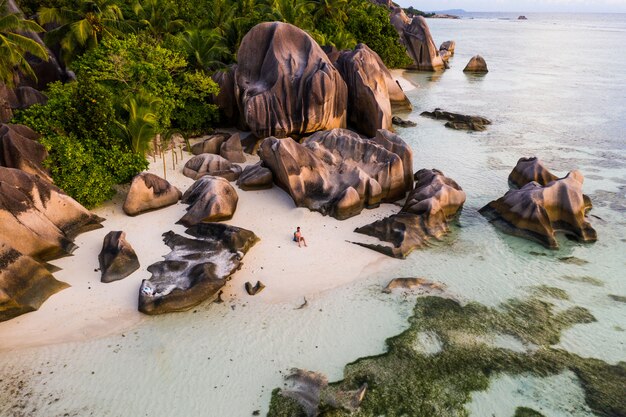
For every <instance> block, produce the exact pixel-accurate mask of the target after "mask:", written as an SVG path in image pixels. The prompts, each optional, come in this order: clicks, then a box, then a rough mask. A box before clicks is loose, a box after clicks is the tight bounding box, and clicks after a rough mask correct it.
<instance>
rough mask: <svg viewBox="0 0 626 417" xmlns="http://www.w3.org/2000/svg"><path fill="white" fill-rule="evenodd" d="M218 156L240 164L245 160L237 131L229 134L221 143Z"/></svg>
mask: <svg viewBox="0 0 626 417" xmlns="http://www.w3.org/2000/svg"><path fill="white" fill-rule="evenodd" d="M220 156H221V157H222V158H224V159H228V160H229V161H230V162H236V163H240V164H241V163H244V162H246V156H245V155H244V154H243V148H242V147H241V137H240V136H239V133H235V134H233V135H231V137H230V138H228V139H227V140H226V141H224V142H223V143H222V144H221V146H220Z"/></svg>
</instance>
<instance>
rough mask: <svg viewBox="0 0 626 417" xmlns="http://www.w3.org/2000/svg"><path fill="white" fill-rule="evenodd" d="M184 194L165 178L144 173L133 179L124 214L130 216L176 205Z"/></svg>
mask: <svg viewBox="0 0 626 417" xmlns="http://www.w3.org/2000/svg"><path fill="white" fill-rule="evenodd" d="M181 196H182V193H181V192H180V190H179V189H178V188H176V187H174V186H173V185H172V184H170V183H169V182H167V180H164V179H163V178H161V177H159V176H157V175H154V174H150V173H148V172H142V173H141V174H139V175H137V176H135V178H133V181H132V183H131V184H130V189H129V190H128V194H127V195H126V201H124V207H123V208H124V213H126V214H128V215H129V216H135V215H137V214H141V213H145V212H146V211H150V210H156V209H160V208H163V207H167V206H171V205H172V204H176V203H177V202H178V200H180V197H181Z"/></svg>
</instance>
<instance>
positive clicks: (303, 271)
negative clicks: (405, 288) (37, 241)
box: [0, 152, 398, 350]
mask: <svg viewBox="0 0 626 417" xmlns="http://www.w3.org/2000/svg"><path fill="white" fill-rule="evenodd" d="M178 156H180V153H179V154H178ZM191 156H192V155H191V154H187V153H186V152H184V161H183V162H182V163H180V161H179V163H178V164H177V166H176V169H175V170H174V169H172V158H171V153H168V154H167V155H166V157H165V160H166V162H167V180H168V181H170V182H171V183H172V184H173V185H175V186H176V187H178V188H179V189H180V190H181V191H183V192H184V191H185V190H186V189H187V188H188V187H189V186H191V184H193V180H191V179H189V178H187V177H185V176H183V175H182V167H183V164H184V162H185V161H187V160H188V159H189V158H190V157H191ZM247 159H248V161H247V162H246V164H243V165H247V164H250V163H255V162H257V161H258V157H256V156H250V155H247ZM149 171H150V172H152V173H154V174H157V175H159V176H163V161H162V160H161V159H157V161H156V162H153V161H152V160H151V165H150V168H149ZM235 188H236V190H237V193H238V195H239V203H238V207H237V210H236V212H235V215H234V216H233V218H232V219H231V220H230V221H227V222H225V223H227V224H231V225H235V226H239V227H244V228H246V229H250V230H252V231H254V232H255V233H256V234H257V236H259V237H260V239H261V241H260V242H259V243H257V245H256V246H255V247H253V248H252V249H251V250H250V252H249V253H248V254H247V255H246V257H245V258H244V260H243V263H244V265H243V267H242V268H241V270H239V271H238V272H236V273H235V275H234V276H233V279H232V280H231V281H230V282H229V283H228V284H227V285H226V287H225V288H224V297H223V298H224V300H225V301H227V302H229V301H235V300H239V301H240V300H243V299H245V301H246V302H249V303H293V304H294V306H295V305H299V304H301V303H302V301H303V299H304V297H307V298H308V299H311V298H312V297H314V296H315V294H318V293H320V292H324V291H328V290H330V289H333V288H336V287H339V286H341V285H344V284H347V283H349V282H351V281H353V280H357V279H359V278H362V277H363V276H365V275H370V274H372V273H375V272H376V271H377V270H379V268H384V267H388V265H389V264H391V263H393V262H398V261H397V260H394V259H391V258H388V257H386V256H384V255H381V254H379V253H377V252H374V251H372V250H369V249H366V248H363V247H360V246H357V245H354V244H352V243H350V242H349V241H354V240H359V241H361V242H376V241H377V240H376V239H375V238H371V237H368V236H364V235H359V234H356V233H354V232H353V230H354V229H355V228H356V227H358V226H362V225H365V224H367V223H370V222H372V221H374V220H377V219H380V218H382V217H386V216H388V215H389V214H392V213H395V212H397V210H398V207H397V206H396V205H392V204H384V205H382V206H381V207H379V208H377V209H374V210H364V211H363V213H361V215H359V216H355V217H352V218H350V219H347V220H344V221H338V220H336V219H334V218H332V217H327V216H326V217H325V216H322V215H321V214H319V213H315V212H311V211H309V210H308V209H306V208H296V207H295V206H294V203H293V201H292V200H291V198H290V197H289V195H288V194H287V193H285V192H284V191H283V190H282V189H280V188H278V187H276V186H274V187H273V188H272V189H270V190H263V191H242V190H240V189H239V188H238V187H236V186H235ZM126 191H127V188H124V189H122V190H120V191H119V192H118V193H117V195H116V197H115V198H114V199H113V200H111V201H109V202H107V203H106V204H105V205H103V206H102V207H99V208H97V209H96V210H93V211H94V213H96V214H97V215H99V216H101V217H103V218H105V219H106V221H105V222H104V223H103V226H104V227H103V228H102V229H99V230H95V231H91V232H88V233H84V234H82V235H80V236H78V238H77V239H76V242H75V243H76V244H77V245H78V247H79V248H78V249H77V250H76V251H75V252H74V254H73V256H70V257H66V258H62V259H58V260H55V261H53V262H51V263H52V264H53V265H55V266H58V267H60V268H61V270H60V271H58V272H56V273H55V274H54V275H55V277H56V278H57V279H59V280H61V281H64V282H67V283H68V284H70V285H71V287H69V288H67V289H65V290H63V291H61V292H60V293H58V294H55V295H53V296H52V297H50V298H49V299H48V301H46V302H45V303H44V304H43V305H42V307H41V308H40V309H39V310H38V311H35V312H32V313H28V314H25V315H22V316H19V317H17V318H15V319H12V320H9V321H6V322H2V323H0V350H10V349H18V348H25V347H33V346H41V345H47V344H54V343H65V342H76V341H83V340H88V339H93V338H98V337H103V336H107V335H111V334H115V333H120V332H124V331H126V330H128V329H130V328H132V327H134V326H136V325H137V324H139V323H140V322H142V321H143V320H149V319H152V318H151V317H148V316H145V315H143V314H142V313H139V312H138V311H137V298H138V290H139V286H140V284H141V281H142V280H143V279H147V278H149V277H150V273H149V272H147V271H146V268H147V267H148V266H149V265H150V264H152V263H154V262H157V261H159V260H161V259H162V256H164V255H165V254H166V253H168V252H169V248H168V247H167V246H165V244H164V243H163V241H162V237H161V235H162V234H163V233H165V232H167V231H169V230H173V231H174V232H176V233H180V234H183V233H184V230H185V228H184V227H183V226H181V225H177V224H175V223H176V221H178V220H179V219H180V218H181V217H182V216H183V214H184V213H185V209H186V207H187V206H186V205H184V204H181V203H178V204H176V205H173V206H170V207H167V208H164V209H161V210H157V211H153V212H150V213H145V214H142V215H139V216H136V217H129V216H127V215H126V214H124V212H123V211H122V205H123V202H124V198H125V195H126ZM296 226H300V227H301V228H302V231H303V235H304V236H305V238H306V240H307V243H308V247H306V248H305V247H303V248H298V246H297V245H296V244H295V243H294V242H293V241H292V233H293V231H294V230H295V228H296ZM111 230H123V231H125V232H126V234H127V240H128V241H129V242H130V244H131V245H132V246H133V247H134V249H135V251H136V252H137V255H138V257H139V261H140V263H141V267H140V269H139V270H138V271H136V272H134V273H133V274H132V275H130V276H129V277H127V278H125V279H123V280H121V281H117V282H112V283H108V284H105V283H101V282H100V272H99V271H97V268H98V253H100V250H101V248H102V241H103V239H104V236H105V235H106V234H107V233H108V232H109V231H111ZM347 260H349V262H348V261H347ZM257 280H261V281H262V282H263V283H264V284H265V285H266V288H265V290H264V291H263V292H262V293H260V294H258V295H257V296H255V297H251V296H249V295H248V294H247V293H246V292H245V290H244V283H245V282H246V281H250V282H252V283H253V284H254V283H256V281H257ZM182 314H185V313H182Z"/></svg>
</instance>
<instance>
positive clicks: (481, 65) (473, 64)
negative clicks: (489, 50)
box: [463, 55, 489, 73]
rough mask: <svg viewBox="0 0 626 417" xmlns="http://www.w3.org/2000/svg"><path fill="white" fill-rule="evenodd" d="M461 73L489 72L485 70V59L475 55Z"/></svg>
mask: <svg viewBox="0 0 626 417" xmlns="http://www.w3.org/2000/svg"><path fill="white" fill-rule="evenodd" d="M463 72H476V73H486V72H489V70H488V69H487V62H485V58H483V57H482V56H480V55H475V56H473V57H472V59H470V60H469V62H468V63H467V65H466V66H465V68H464V69H463Z"/></svg>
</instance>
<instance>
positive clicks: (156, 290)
mask: <svg viewBox="0 0 626 417" xmlns="http://www.w3.org/2000/svg"><path fill="white" fill-rule="evenodd" d="M186 233H187V234H189V235H191V236H194V237H196V239H190V238H187V237H184V236H180V235H177V234H175V233H174V232H172V231H170V232H167V233H164V234H163V236H164V239H163V241H164V242H165V244H166V245H167V246H169V247H170V249H172V251H171V252H170V253H169V254H167V255H166V256H165V260H164V261H160V262H157V263H154V264H152V265H150V266H149V267H148V271H149V272H151V273H152V276H151V277H150V279H147V280H143V282H142V284H141V287H140V289H139V311H141V312H142V313H145V314H163V313H170V312H175V311H185V310H188V309H190V308H191V307H193V306H195V305H197V304H199V303H201V302H203V301H209V300H212V299H214V298H215V297H217V294H218V292H219V290H220V289H221V288H222V287H223V286H224V285H225V284H226V281H227V280H228V279H229V278H230V276H231V275H232V274H233V273H234V272H235V271H237V269H239V268H240V266H241V260H242V258H243V256H244V255H245V254H246V252H248V250H249V249H250V248H251V247H252V246H253V245H254V244H255V243H256V242H257V241H258V240H259V239H258V238H257V237H256V235H255V234H254V233H252V232H251V231H249V230H246V229H242V228H239V227H234V226H227V225H224V224H219V223H202V224H198V225H196V226H193V227H191V228H190V229H188V230H187V231H186Z"/></svg>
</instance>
